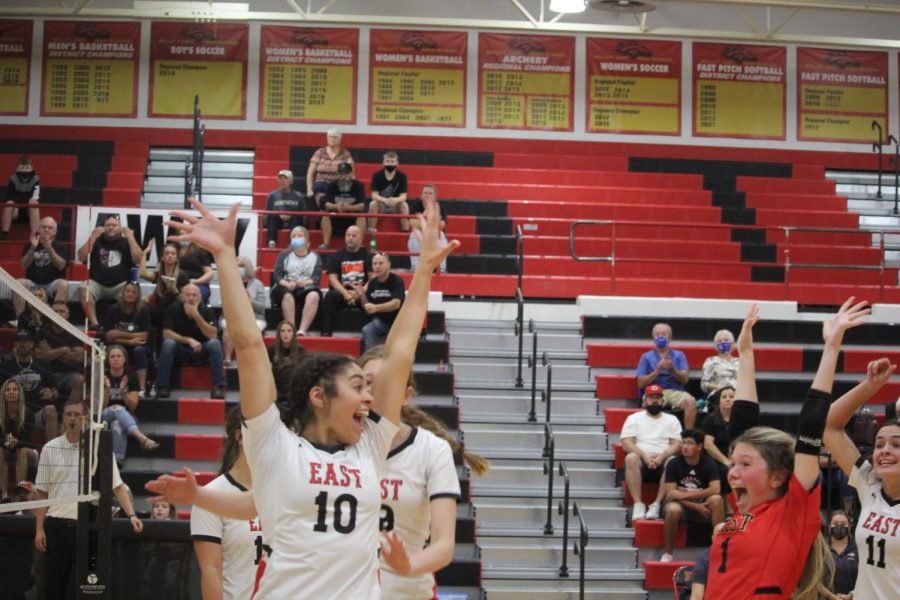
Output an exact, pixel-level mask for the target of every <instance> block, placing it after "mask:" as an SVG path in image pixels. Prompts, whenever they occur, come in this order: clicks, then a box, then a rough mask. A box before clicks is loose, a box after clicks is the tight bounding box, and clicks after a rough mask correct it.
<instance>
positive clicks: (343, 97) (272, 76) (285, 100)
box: [262, 64, 353, 122]
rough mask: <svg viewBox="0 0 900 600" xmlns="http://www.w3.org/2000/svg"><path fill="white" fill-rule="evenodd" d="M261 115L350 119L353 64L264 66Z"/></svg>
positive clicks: (267, 117)
mask: <svg viewBox="0 0 900 600" xmlns="http://www.w3.org/2000/svg"><path fill="white" fill-rule="evenodd" d="M264 81H265V88H264V89H263V106H262V114H263V118H265V119H311V120H315V121H342V122H343V121H351V120H352V119H353V106H352V104H351V103H352V101H353V67H352V66H347V67H341V66H335V65H329V66H315V67H314V66H310V65H275V64H270V65H266V66H265V77H264Z"/></svg>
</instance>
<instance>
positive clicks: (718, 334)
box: [713, 329, 734, 342]
mask: <svg viewBox="0 0 900 600" xmlns="http://www.w3.org/2000/svg"><path fill="white" fill-rule="evenodd" d="M720 335H725V336H727V337H728V339H729V340H730V341H732V342H734V334H733V333H731V332H730V331H728V330H727V329H720V330H718V331H717V332H716V335H714V336H713V341H714V342H715V341H716V340H717V339H719V336H720Z"/></svg>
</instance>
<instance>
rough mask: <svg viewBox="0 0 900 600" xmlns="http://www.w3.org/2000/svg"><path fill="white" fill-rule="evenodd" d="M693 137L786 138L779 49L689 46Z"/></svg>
mask: <svg viewBox="0 0 900 600" xmlns="http://www.w3.org/2000/svg"><path fill="white" fill-rule="evenodd" d="M693 54H694V68H693V72H694V76H693V80H694V135H695V136H702V137H734V138H757V139H769V140H783V139H785V130H786V127H785V118H786V117H785V75H784V73H785V68H786V64H787V50H786V49H785V48H784V47H781V46H756V45H750V44H707V43H694V44H693Z"/></svg>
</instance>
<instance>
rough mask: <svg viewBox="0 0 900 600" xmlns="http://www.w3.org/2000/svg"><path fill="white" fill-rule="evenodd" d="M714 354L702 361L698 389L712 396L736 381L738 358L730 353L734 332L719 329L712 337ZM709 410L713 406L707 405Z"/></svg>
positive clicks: (732, 385) (732, 347)
mask: <svg viewBox="0 0 900 600" xmlns="http://www.w3.org/2000/svg"><path fill="white" fill-rule="evenodd" d="M713 343H714V344H715V347H716V354H714V355H712V356H710V357H709V358H707V359H706V360H705V361H703V374H702V375H701V377H700V389H701V390H703V393H704V394H707V395H708V396H712V395H713V392H715V391H717V390H720V389H722V388H723V387H732V388H733V387H734V386H735V384H736V383H737V372H738V365H739V363H740V359H738V357H737V356H734V354H733V353H732V352H733V350H734V349H735V348H734V334H732V333H731V332H730V331H728V330H727V329H720V330H719V331H717V332H716V335H715V336H714V337H713ZM708 406H709V407H710V408H709V410H710V412H712V410H713V409H714V408H715V407H714V406H711V405H708Z"/></svg>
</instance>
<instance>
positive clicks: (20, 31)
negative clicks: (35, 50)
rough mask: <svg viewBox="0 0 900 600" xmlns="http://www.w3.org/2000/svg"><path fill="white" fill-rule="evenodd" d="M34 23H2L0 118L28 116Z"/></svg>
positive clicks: (0, 35) (3, 20)
mask: <svg viewBox="0 0 900 600" xmlns="http://www.w3.org/2000/svg"><path fill="white" fill-rule="evenodd" d="M32 31H33V25H32V22H31V21H15V20H6V19H2V20H0V115H27V114H28V82H29V75H30V68H31V36H32Z"/></svg>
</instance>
